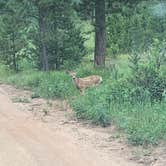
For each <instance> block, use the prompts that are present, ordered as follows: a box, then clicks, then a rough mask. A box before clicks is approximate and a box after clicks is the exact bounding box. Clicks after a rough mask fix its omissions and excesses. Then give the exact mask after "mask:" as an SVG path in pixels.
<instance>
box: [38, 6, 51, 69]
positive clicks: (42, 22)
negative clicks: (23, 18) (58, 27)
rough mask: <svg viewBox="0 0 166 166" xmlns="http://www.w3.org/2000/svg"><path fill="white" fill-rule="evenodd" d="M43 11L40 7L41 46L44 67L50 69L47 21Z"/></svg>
mask: <svg viewBox="0 0 166 166" xmlns="http://www.w3.org/2000/svg"><path fill="white" fill-rule="evenodd" d="M43 12H44V11H43V10H42V9H41V8H40V7H39V38H40V48H41V62H42V69H43V70H44V71H49V62H48V54H47V47H46V43H45V33H46V23H45V20H44V19H45V17H44V14H43Z"/></svg>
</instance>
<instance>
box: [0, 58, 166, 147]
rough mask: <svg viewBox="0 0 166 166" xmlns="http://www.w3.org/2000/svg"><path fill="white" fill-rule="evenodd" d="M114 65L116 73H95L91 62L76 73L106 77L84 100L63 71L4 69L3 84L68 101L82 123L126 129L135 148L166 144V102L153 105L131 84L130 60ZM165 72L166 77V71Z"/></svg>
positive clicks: (138, 88) (81, 75) (34, 95)
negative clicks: (83, 121) (45, 71)
mask: <svg viewBox="0 0 166 166" xmlns="http://www.w3.org/2000/svg"><path fill="white" fill-rule="evenodd" d="M113 63H115V64H117V67H116V68H115V69H114V68H111V67H106V68H102V69H94V67H93V64H92V63H90V61H89V60H88V58H87V59H85V61H84V62H83V63H82V64H80V66H79V67H78V68H77V69H76V70H75V71H76V72H77V74H78V76H80V77H85V76H89V75H93V74H97V75H101V76H102V77H103V83H102V84H101V85H99V86H97V87H92V88H89V89H87V90H86V91H85V95H83V96H81V95H79V92H78V90H77V89H76V88H75V86H74V84H73V82H72V79H71V78H70V76H68V75H67V74H66V73H65V72H63V71H60V72H48V73H44V72H39V71H26V72H22V73H18V74H14V73H11V72H9V71H8V70H6V68H5V67H3V68H1V69H0V75H1V77H0V80H1V81H3V82H6V83H9V84H12V85H16V86H17V87H21V88H25V89H27V88H28V89H31V90H32V91H33V95H32V98H35V97H39V96H40V97H45V98H51V99H53V98H62V99H67V100H68V101H69V103H70V104H71V107H72V108H73V110H74V111H75V112H76V115H77V117H78V119H84V120H88V121H90V122H92V123H94V124H96V125H101V126H104V127H105V126H107V125H110V124H113V123H114V124H115V125H116V126H118V127H119V128H120V129H123V131H124V132H125V133H126V135H127V137H128V140H129V142H130V143H132V144H135V145H143V144H157V143H158V142H159V141H160V140H161V139H162V140H165V139H166V125H165V122H166V102H164V101H163V102H161V103H159V102H155V103H153V104H152V103H151V101H150V98H149V93H148V91H146V90H144V89H142V88H141V87H137V86H134V85H132V84H131V83H130V82H129V81H128V76H130V74H131V71H130V69H129V68H128V59H127V56H122V57H120V58H119V59H115V60H114V62H113ZM162 71H163V73H165V68H163V70H162ZM163 75H164V74H163ZM75 96H76V97H75Z"/></svg>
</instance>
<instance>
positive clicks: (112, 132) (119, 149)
mask: <svg viewBox="0 0 166 166" xmlns="http://www.w3.org/2000/svg"><path fill="white" fill-rule="evenodd" d="M31 95H32V94H31V92H29V91H23V90H19V89H16V88H14V87H12V86H8V85H0V166H165V165H166V153H165V152H166V146H165V144H164V143H163V144H161V145H160V146H158V147H157V148H155V147H146V148H145V147H132V146H130V145H128V144H127V141H126V140H125V137H124V136H123V134H121V132H120V131H119V130H117V129H116V128H115V127H114V126H111V127H108V128H100V127H95V126H92V125H89V124H88V123H86V122H78V121H77V119H76V118H75V116H74V113H73V112H72V111H71V109H70V107H69V106H68V104H67V103H66V102H65V101H60V100H55V101H51V100H49V101H47V100H45V99H39V98H38V99H32V98H31Z"/></svg>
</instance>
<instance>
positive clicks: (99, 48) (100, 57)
mask: <svg viewBox="0 0 166 166" xmlns="http://www.w3.org/2000/svg"><path fill="white" fill-rule="evenodd" d="M105 54H106V18H105V0H95V57H94V60H95V61H94V63H95V66H101V67H102V66H105Z"/></svg>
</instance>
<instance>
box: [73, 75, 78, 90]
mask: <svg viewBox="0 0 166 166" xmlns="http://www.w3.org/2000/svg"><path fill="white" fill-rule="evenodd" d="M73 80H74V83H75V85H76V87H77V88H78V89H79V78H77V77H76V78H74V79H73Z"/></svg>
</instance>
